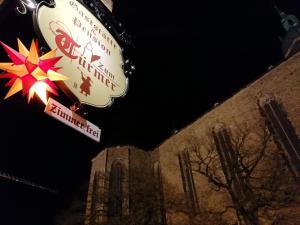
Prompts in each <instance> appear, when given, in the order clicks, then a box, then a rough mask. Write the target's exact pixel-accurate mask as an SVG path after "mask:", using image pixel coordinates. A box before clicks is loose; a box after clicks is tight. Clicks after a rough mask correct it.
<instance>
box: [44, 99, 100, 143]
mask: <svg viewBox="0 0 300 225" xmlns="http://www.w3.org/2000/svg"><path fill="white" fill-rule="evenodd" d="M45 113H47V114H48V115H50V116H52V117H54V118H55V119H57V120H59V121H61V122H63V123H64V124H66V125H68V126H70V127H72V128H73V129H75V130H77V131H79V132H81V133H83V134H84V135H86V136H88V137H89V138H91V139H93V140H95V141H97V142H100V134H101V130H100V129H99V127H97V126H96V125H94V124H92V123H90V122H89V121H87V120H86V119H84V118H82V117H81V116H79V115H78V114H76V113H74V112H73V111H71V110H70V109H68V108H67V107H65V106H63V105H62V104H60V103H59V102H57V101H55V100H54V99H52V98H49V100H48V104H47V105H46V108H45Z"/></svg>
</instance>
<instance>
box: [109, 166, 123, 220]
mask: <svg viewBox="0 0 300 225" xmlns="http://www.w3.org/2000/svg"><path fill="white" fill-rule="evenodd" d="M123 175H124V169H123V165H122V164H121V163H120V162H115V163H113V164H112V166H111V171H110V176H109V202H108V213H109V216H110V217H121V216H122V206H123Z"/></svg>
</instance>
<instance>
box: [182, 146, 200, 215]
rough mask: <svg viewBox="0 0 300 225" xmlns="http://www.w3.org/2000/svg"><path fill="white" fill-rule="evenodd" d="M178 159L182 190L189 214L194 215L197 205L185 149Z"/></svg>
mask: <svg viewBox="0 0 300 225" xmlns="http://www.w3.org/2000/svg"><path fill="white" fill-rule="evenodd" d="M178 159H179V165H180V170H181V176H182V184H183V190H184V192H185V194H186V198H187V204H188V207H189V209H190V213H191V214H192V215H195V214H197V213H198V212H199V203H198V197H197V192H196V189H195V182H194V177H193V172H192V167H191V162H190V155H189V152H188V151H187V150H186V149H185V150H183V151H181V152H180V153H179V155H178Z"/></svg>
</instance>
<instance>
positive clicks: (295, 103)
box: [155, 54, 300, 225]
mask: <svg viewBox="0 0 300 225" xmlns="http://www.w3.org/2000/svg"><path fill="white" fill-rule="evenodd" d="M242 76H243V74H242V71H241V75H240V77H239V78H237V79H243V78H242ZM266 94H267V95H273V96H274V97H275V98H276V100H277V101H278V102H279V103H280V104H281V105H282V106H283V108H284V110H285V111H286V113H287V115H288V119H289V120H290V122H291V123H292V125H293V126H294V128H295V130H296V133H297V135H298V137H299V136H300V119H299V118H300V55H299V54H297V55H295V56H294V57H292V58H290V59H289V60H287V61H285V62H283V63H282V64H281V65H279V66H277V67H276V68H274V69H273V70H271V71H269V72H268V73H266V74H265V75H264V76H262V77H261V78H260V79H258V80H257V81H255V82H254V83H252V84H250V85H249V86H247V87H245V88H244V89H242V90H240V91H239V92H238V93H237V94H235V95H234V96H232V97H231V98H229V99H228V100H226V101H225V102H224V103H222V104H220V105H219V106H217V107H216V108H214V109H213V110H211V111H210V112H208V113H206V114H205V115H203V116H202V117H200V118H199V119H198V120H196V121H195V122H193V123H192V124H190V125H189V126H187V127H186V128H185V129H183V130H182V131H180V132H179V133H177V134H176V135H174V136H172V137H171V138H169V139H167V140H166V141H164V142H163V143H162V144H161V145H159V146H158V147H157V149H156V150H155V151H159V156H160V165H161V171H162V176H163V181H164V182H163V186H164V194H165V196H167V195H168V193H170V192H172V194H173V196H174V195H178V196H184V195H185V193H184V190H183V184H182V177H181V171H180V165H179V161H178V154H179V152H180V151H182V150H184V149H189V148H192V147H193V146H194V145H195V139H197V142H198V144H199V143H200V144H203V145H204V143H203V141H204V140H207V139H208V137H209V136H210V137H211V130H212V128H214V127H215V125H216V124H220V123H222V124H225V125H226V126H227V128H228V129H229V130H231V132H232V133H236V134H238V133H239V129H242V130H243V129H244V128H245V129H246V128H247V130H249V132H251V135H249V136H252V138H251V137H249V143H248V145H249V146H251V143H250V142H251V140H250V139H252V145H253V142H254V143H255V142H257V137H256V136H257V135H256V134H258V133H259V132H260V129H261V127H262V126H264V124H265V120H264V118H263V117H262V115H261V113H260V110H259V106H258V101H259V99H260V98H262V97H263V96H264V95H266ZM199 104H201V103H199ZM262 128H263V127H262ZM252 134H253V135H252ZM270 142H272V141H271V140H270ZM207 144H208V143H207ZM198 148H199V146H198ZM268 148H270V149H272V148H276V146H275V144H274V143H270V146H269V147H268ZM298 150H299V149H298ZM201 151H205V149H202V150H201ZM299 151H300V150H299ZM191 157H192V156H191ZM193 175H194V181H195V186H196V190H197V197H198V201H199V206H200V209H201V210H200V211H203V210H204V211H210V212H223V211H224V210H225V209H226V207H227V206H228V203H229V202H230V196H229V195H228V194H227V193H226V191H222V190H221V191H214V190H213V187H212V184H211V182H208V180H207V178H206V177H205V176H203V175H200V174H199V173H197V172H193ZM179 198H180V197H179ZM166 201H167V200H166ZM165 204H166V207H167V220H168V224H169V225H171V224H172V225H173V224H190V223H191V221H190V220H191V217H190V219H189V216H188V213H184V212H181V214H182V215H180V216H178V215H179V214H178V212H176V210H174V209H172V208H171V207H168V202H166V203H165ZM298 212H299V211H298ZM223 217H224V220H225V221H227V222H228V223H229V224H233V223H234V222H235V221H237V219H236V216H235V213H234V210H228V213H225V214H223ZM192 219H193V218H192ZM210 224H214V223H210Z"/></svg>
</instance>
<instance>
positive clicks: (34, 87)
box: [0, 39, 68, 104]
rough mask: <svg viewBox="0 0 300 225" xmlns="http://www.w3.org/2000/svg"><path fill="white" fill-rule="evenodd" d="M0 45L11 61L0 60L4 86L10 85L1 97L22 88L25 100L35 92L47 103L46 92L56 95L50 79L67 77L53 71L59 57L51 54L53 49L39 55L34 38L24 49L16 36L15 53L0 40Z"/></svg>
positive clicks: (29, 98)
mask: <svg viewBox="0 0 300 225" xmlns="http://www.w3.org/2000/svg"><path fill="white" fill-rule="evenodd" d="M0 44H1V45H2V47H3V48H4V50H5V51H6V53H7V54H8V57H9V58H10V59H11V61H12V62H9V63H0V69H1V70H4V71H5V72H6V73H3V74H0V78H9V79H10V81H9V82H8V83H7V84H6V85H5V86H7V87H11V88H10V90H9V91H8V93H7V94H6V96H5V98H4V99H7V98H8V97H10V96H12V95H14V94H16V93H17V92H19V91H21V90H22V91H23V95H27V99H28V103H29V102H30V100H31V99H32V98H33V96H34V94H37V95H38V96H39V98H40V99H41V100H42V101H43V102H44V103H45V104H47V91H49V92H51V93H53V94H55V95H58V93H57V91H56V89H57V86H56V85H55V84H54V82H53V81H60V80H66V79H68V77H66V76H64V75H62V74H59V73H57V71H58V70H59V69H60V68H59V67H55V64H56V63H57V62H58V61H59V60H60V59H61V57H55V52H56V49H54V50H52V51H50V52H48V53H46V54H44V55H42V56H39V52H38V43H37V42H34V40H32V43H31V46H30V49H29V50H28V49H27V48H26V47H25V46H24V44H23V43H22V42H21V41H20V40H19V39H18V47H19V52H18V51H16V50H14V49H12V48H11V47H9V46H7V45H6V44H4V43H2V42H1V41H0Z"/></svg>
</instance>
